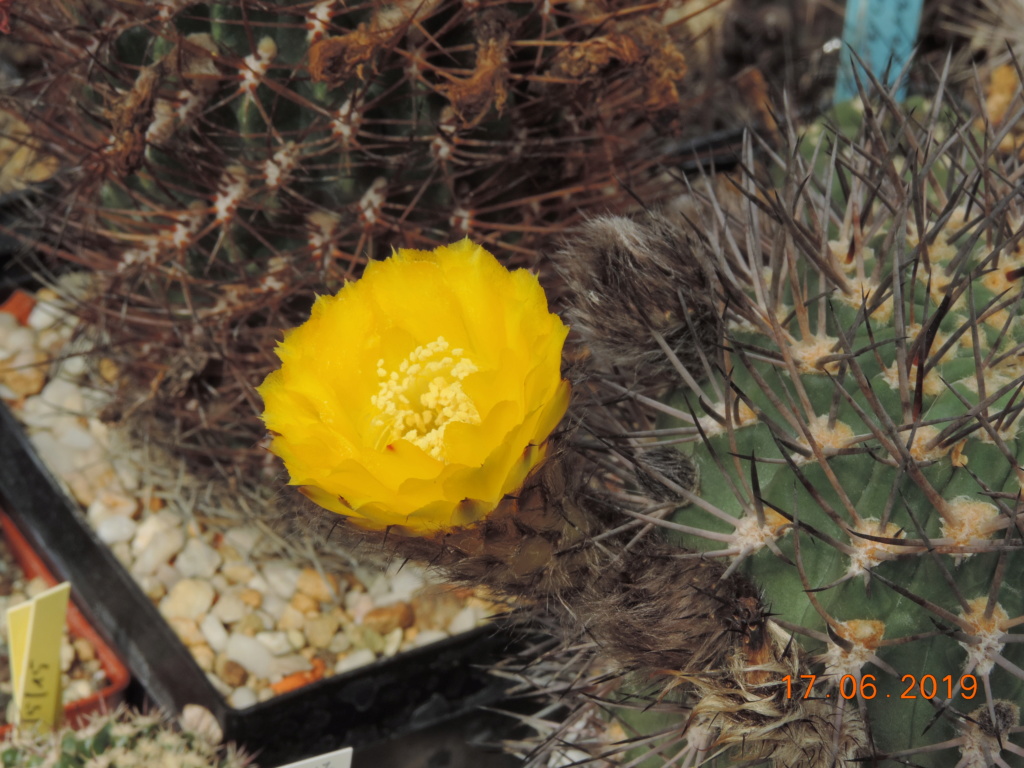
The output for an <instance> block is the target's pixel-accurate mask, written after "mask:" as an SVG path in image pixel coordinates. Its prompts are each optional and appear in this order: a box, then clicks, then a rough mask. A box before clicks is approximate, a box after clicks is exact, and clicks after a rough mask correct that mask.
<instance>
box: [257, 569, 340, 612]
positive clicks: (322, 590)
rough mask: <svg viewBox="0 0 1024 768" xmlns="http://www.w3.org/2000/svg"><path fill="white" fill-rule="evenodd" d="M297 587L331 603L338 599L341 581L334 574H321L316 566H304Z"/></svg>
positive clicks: (307, 593)
mask: <svg viewBox="0 0 1024 768" xmlns="http://www.w3.org/2000/svg"><path fill="white" fill-rule="evenodd" d="M265 572H266V569H265V568H264V573H265ZM295 589H296V590H298V591H299V593H301V594H303V595H307V596H308V597H311V598H313V599H314V600H316V601H317V602H320V603H330V602H334V601H335V600H337V596H338V595H339V594H340V581H339V580H338V577H337V576H335V575H334V574H321V573H320V572H319V571H317V570H315V569H314V568H303V569H302V571H301V572H300V573H299V578H298V580H297V581H296V583H295Z"/></svg>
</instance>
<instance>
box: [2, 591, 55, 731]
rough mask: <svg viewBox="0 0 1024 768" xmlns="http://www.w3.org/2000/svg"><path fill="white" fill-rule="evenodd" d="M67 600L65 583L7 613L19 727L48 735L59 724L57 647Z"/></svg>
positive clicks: (41, 593) (10, 609)
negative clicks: (34, 728)
mask: <svg viewBox="0 0 1024 768" xmlns="http://www.w3.org/2000/svg"><path fill="white" fill-rule="evenodd" d="M70 596H71V585H70V584H69V583H68V582H66V581H65V582H64V583H63V584H58V585H57V586H55V587H50V589H48V590H46V591H45V592H40V593H39V594H38V595H36V596H35V597H33V598H32V599H31V600H26V601H25V602H24V603H21V604H19V605H16V606H14V607H13V608H8V609H7V640H8V644H9V645H10V658H11V684H12V686H13V688H14V704H15V709H16V718H17V723H18V725H20V726H22V727H25V726H32V725H35V726H36V727H37V728H38V729H39V730H41V731H48V730H50V729H51V728H53V727H54V726H55V725H57V724H58V723H59V722H60V714H61V690H60V643H61V638H62V637H63V634H64V633H63V629H64V621H65V618H66V616H67V610H68V598H69V597H70Z"/></svg>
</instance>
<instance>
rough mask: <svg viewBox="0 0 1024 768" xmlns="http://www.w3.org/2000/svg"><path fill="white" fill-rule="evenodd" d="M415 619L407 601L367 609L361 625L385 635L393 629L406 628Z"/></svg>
mask: <svg viewBox="0 0 1024 768" xmlns="http://www.w3.org/2000/svg"><path fill="white" fill-rule="evenodd" d="M415 621H416V614H415V613H414V612H413V610H412V606H411V605H409V604H408V603H391V604H390V605H384V606H381V607H380V608H374V609H373V610H371V611H368V612H367V613H366V615H365V616H364V617H363V625H364V626H367V627H369V628H370V629H373V630H374V631H376V632H379V633H380V634H382V635H387V634H389V633H391V632H393V631H394V630H395V629H398V628H400V629H408V628H409V627H411V626H412V625H413V623H414V622H415Z"/></svg>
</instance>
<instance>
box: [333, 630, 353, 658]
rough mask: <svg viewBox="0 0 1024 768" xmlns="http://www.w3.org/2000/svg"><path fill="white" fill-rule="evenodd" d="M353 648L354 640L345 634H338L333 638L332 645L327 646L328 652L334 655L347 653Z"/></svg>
mask: <svg viewBox="0 0 1024 768" xmlns="http://www.w3.org/2000/svg"><path fill="white" fill-rule="evenodd" d="M351 648H352V639H351V638H350V637H349V636H348V634H347V633H345V632H338V633H337V634H336V635H335V636H334V637H332V638H331V643H330V645H328V646H327V650H328V651H330V652H331V653H333V654H339V653H345V652H346V651H349V650H351Z"/></svg>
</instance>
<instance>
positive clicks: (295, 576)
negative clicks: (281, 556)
mask: <svg viewBox="0 0 1024 768" xmlns="http://www.w3.org/2000/svg"><path fill="white" fill-rule="evenodd" d="M262 570H263V578H264V579H265V580H266V584H267V587H268V588H269V589H270V590H271V591H272V592H274V593H275V594H276V595H278V596H279V597H283V598H284V599H285V600H289V599H291V596H292V595H293V594H295V588H296V585H297V584H298V582H299V577H300V576H301V575H302V571H300V570H299V569H298V568H296V567H295V566H294V565H292V564H291V563H285V562H282V561H275V562H269V563H266V564H265V565H264V566H263V569H262ZM249 586H251V587H254V586H255V585H254V584H252V583H251V582H250V584H249Z"/></svg>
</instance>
